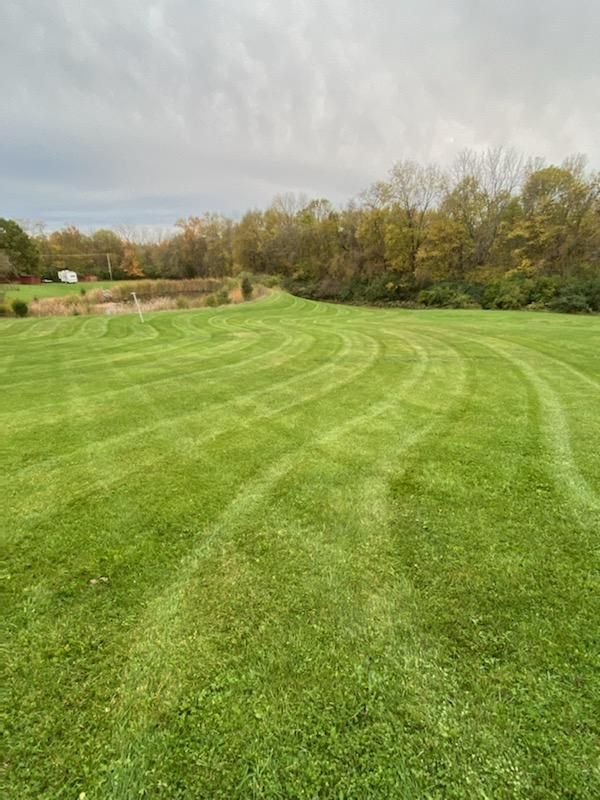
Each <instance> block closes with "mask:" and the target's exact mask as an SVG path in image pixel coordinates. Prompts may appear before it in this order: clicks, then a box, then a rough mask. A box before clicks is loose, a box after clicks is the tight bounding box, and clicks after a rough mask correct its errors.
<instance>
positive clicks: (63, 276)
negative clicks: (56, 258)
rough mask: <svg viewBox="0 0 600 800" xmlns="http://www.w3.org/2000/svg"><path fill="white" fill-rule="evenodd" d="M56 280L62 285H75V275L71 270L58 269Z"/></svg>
mask: <svg viewBox="0 0 600 800" xmlns="http://www.w3.org/2000/svg"><path fill="white" fill-rule="evenodd" d="M58 280H59V281H61V282H62V283H77V273H76V272H73V270H72V269H59V271H58Z"/></svg>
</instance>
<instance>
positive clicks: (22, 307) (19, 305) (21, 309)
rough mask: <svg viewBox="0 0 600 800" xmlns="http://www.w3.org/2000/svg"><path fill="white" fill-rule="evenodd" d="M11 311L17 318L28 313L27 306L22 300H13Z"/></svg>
mask: <svg viewBox="0 0 600 800" xmlns="http://www.w3.org/2000/svg"><path fill="white" fill-rule="evenodd" d="M12 310H13V312H14V314H15V315H16V316H17V317H26V316H27V313H28V311H29V306H28V305H27V303H26V302H25V301H24V300H13V301H12Z"/></svg>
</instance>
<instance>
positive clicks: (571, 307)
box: [548, 292, 591, 314]
mask: <svg viewBox="0 0 600 800" xmlns="http://www.w3.org/2000/svg"><path fill="white" fill-rule="evenodd" d="M548 308H550V310H551V311H559V312H561V313H562V314H585V313H588V312H589V311H590V310H591V309H590V306H589V304H588V301H587V298H586V297H585V295H583V294H576V293H575V292H565V293H564V294H560V295H559V296H558V297H555V298H554V299H553V300H551V301H550V303H548Z"/></svg>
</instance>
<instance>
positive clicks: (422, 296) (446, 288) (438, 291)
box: [417, 283, 478, 308]
mask: <svg viewBox="0 0 600 800" xmlns="http://www.w3.org/2000/svg"><path fill="white" fill-rule="evenodd" d="M417 300H418V301H419V303H422V304H423V305H425V306H430V307H433V308H476V307H477V305H478V303H477V302H476V301H475V300H474V298H473V297H472V296H471V295H470V294H469V293H467V292H466V291H462V290H461V289H460V288H457V287H455V286H452V285H449V284H445V283H439V284H437V285H436V286H431V287H430V288H429V289H422V290H421V291H420V292H419V294H418V295H417Z"/></svg>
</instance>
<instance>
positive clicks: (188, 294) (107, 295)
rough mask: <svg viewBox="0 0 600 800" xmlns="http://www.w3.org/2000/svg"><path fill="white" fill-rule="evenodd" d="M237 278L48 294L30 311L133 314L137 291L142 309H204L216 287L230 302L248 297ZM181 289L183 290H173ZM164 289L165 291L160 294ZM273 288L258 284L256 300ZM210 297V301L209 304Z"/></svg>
mask: <svg viewBox="0 0 600 800" xmlns="http://www.w3.org/2000/svg"><path fill="white" fill-rule="evenodd" d="M232 283H233V281H232V280H231V279H225V281H223V282H219V281H216V280H214V279H204V278H194V279H193V280H183V281H164V280H160V281H136V282H127V283H122V284H118V285H117V286H114V287H113V288H112V289H111V290H104V289H92V290H91V291H88V292H86V293H85V294H83V295H82V294H72V295H65V296H63V297H47V298H43V299H41V300H33V301H32V302H31V303H30V305H29V313H30V314H31V316H34V317H66V316H80V315H86V314H131V313H132V312H134V311H135V306H134V304H133V301H132V299H131V292H132V291H135V293H136V295H137V297H138V301H139V304H140V307H141V309H142V311H148V312H150V311H173V310H175V309H183V308H202V307H204V306H206V305H207V304H210V305H221V304H222V303H219V302H217V303H215V302H214V298H215V297H217V296H218V292H215V291H214V287H215V286H216V287H217V289H219V290H221V291H223V290H225V292H227V295H226V296H227V301H228V302H229V303H233V304H238V303H243V302H244V298H243V295H242V291H241V289H240V287H239V285H237V284H235V285H233V286H231V284H232ZM174 288H178V289H179V291H178V292H175V291H173V290H174ZM161 291H163V292H164V294H160V292H161ZM268 292H269V290H268V289H267V288H265V287H264V286H261V285H255V286H254V290H253V293H252V299H256V298H258V297H262V296H264V295H265V294H267V293H268ZM207 300H208V301H209V302H208V303H207Z"/></svg>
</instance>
